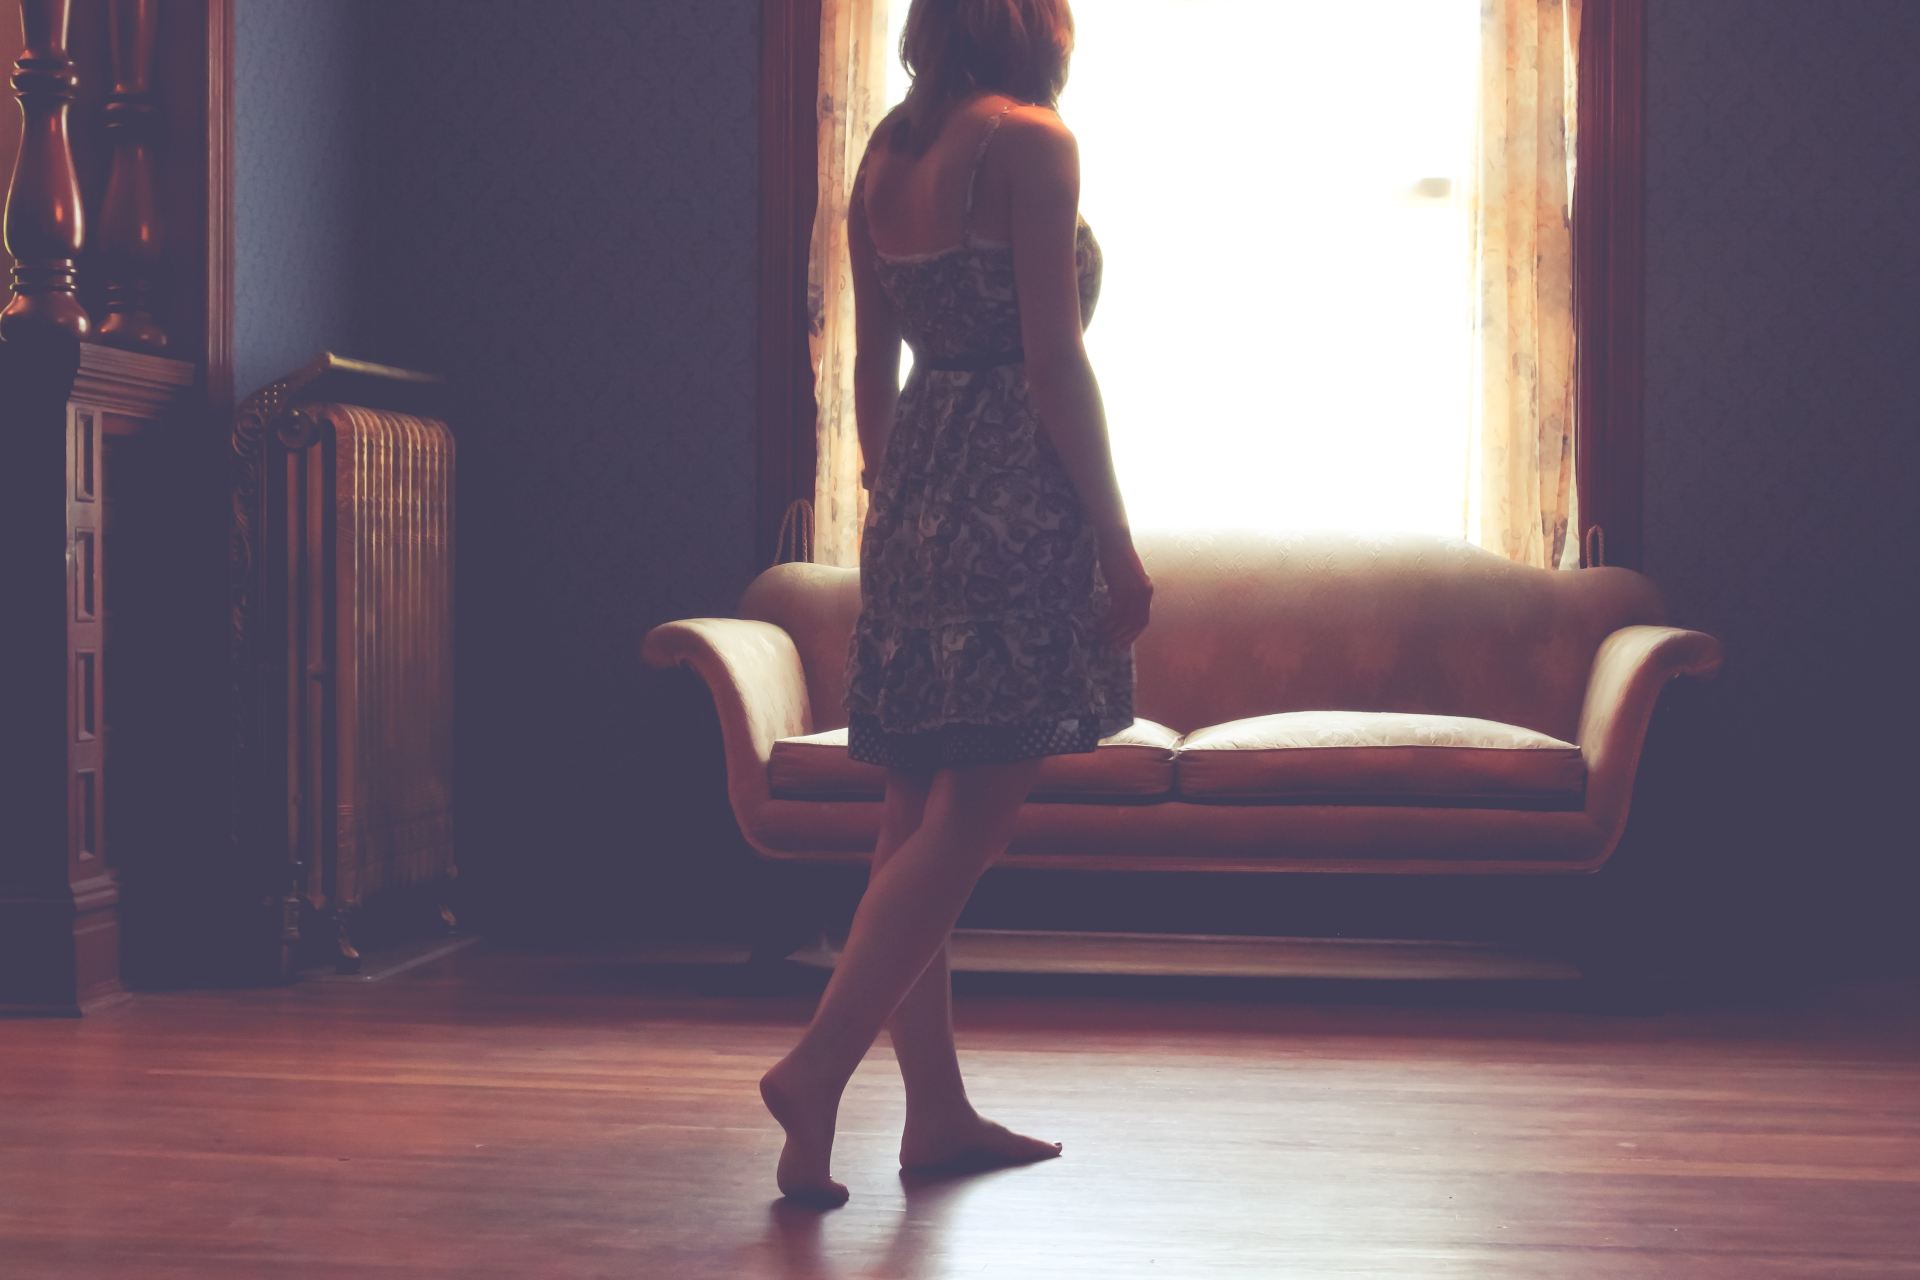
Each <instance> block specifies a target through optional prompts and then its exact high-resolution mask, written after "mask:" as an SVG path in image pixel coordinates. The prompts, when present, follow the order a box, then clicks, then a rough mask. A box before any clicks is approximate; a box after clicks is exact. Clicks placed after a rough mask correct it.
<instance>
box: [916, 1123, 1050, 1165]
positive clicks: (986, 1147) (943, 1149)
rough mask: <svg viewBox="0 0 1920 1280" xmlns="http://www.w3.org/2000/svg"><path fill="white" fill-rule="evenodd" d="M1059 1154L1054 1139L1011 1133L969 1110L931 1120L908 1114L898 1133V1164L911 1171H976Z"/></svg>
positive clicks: (1048, 1158) (1027, 1162)
mask: <svg viewBox="0 0 1920 1280" xmlns="http://www.w3.org/2000/svg"><path fill="white" fill-rule="evenodd" d="M1059 1154H1060V1144H1059V1143H1057V1142H1043V1141H1041V1140H1040V1139H1039V1138H1029V1137H1028V1136H1027V1135H1026V1134H1024V1133H1015V1132H1014V1131H1013V1130H1011V1129H1009V1128H1007V1127H1006V1126H1005V1125H1001V1124H995V1123H994V1122H993V1121H991V1120H988V1119H986V1118H985V1117H983V1116H981V1115H979V1114H977V1113H974V1112H972V1111H968V1112H966V1113H963V1114H961V1115H958V1116H953V1117H942V1118H940V1119H935V1120H915V1119H913V1118H909V1119H908V1121H907V1126H906V1130H905V1132H904V1133H902V1134H901V1136H900V1167H901V1168H902V1169H910V1170H913V1171H915V1172H926V1173H930V1172H936V1171H939V1172H948V1171H952V1172H959V1171H963V1170H964V1171H967V1172H978V1171H980V1170H984V1169H1000V1168H1005V1167H1007V1166H1009V1165H1016V1164H1032V1163H1033V1162H1034V1161H1036V1160H1051V1159H1053V1158H1054V1157H1055V1156H1057V1155H1059Z"/></svg>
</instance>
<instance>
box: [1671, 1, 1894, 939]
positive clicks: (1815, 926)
mask: <svg viewBox="0 0 1920 1280" xmlns="http://www.w3.org/2000/svg"><path fill="white" fill-rule="evenodd" d="M1648 9H1649V13H1648V58H1649V65H1648V75H1647V81H1648V84H1647V115H1648V121H1649V124H1648V129H1649V136H1648V143H1647V201H1648V211H1647V217H1648V221H1647V255H1648V262H1647V309H1648V315H1647V351H1646V360H1647V363H1646V371H1647V425H1646V431H1647V439H1646V470H1647V476H1646V502H1647V506H1646V546H1647V565H1646V568H1647V571H1648V572H1649V573H1650V574H1651V575H1652V576H1653V577H1654V579H1655V580H1656V581H1658V582H1659V583H1660V585H1661V586H1662V588H1663V589H1664V590H1665V591H1666V594H1667V596H1668V598H1669V600H1670V601H1671V603H1672V605H1673V608H1674V612H1675V614H1676V617H1677V618H1678V620H1680V621H1681V622H1683V623H1686V624H1689V625H1695V626H1699V627H1703V628H1705V629H1707V630H1710V631H1713V632H1715V633H1717V634H1719V635H1720V636H1722V637H1723V638H1724V639H1725V641H1726V643H1727V648H1728V661H1727V667H1726V670H1725V672H1724V673H1723V677H1722V681H1721V687H1720V688H1719V689H1717V690H1716V691H1715V693H1714V695H1713V698H1712V700H1711V702H1710V703H1706V704H1703V706H1702V710H1703V711H1705V712H1707V713H1708V719H1707V721H1706V723H1708V724H1710V725H1713V726H1715V728H1714V730H1713V732H1714V736H1713V737H1712V738H1711V739H1709V742H1710V744H1711V752H1710V754H1711V756H1712V757H1713V759H1712V760H1710V761H1703V762H1702V763H1703V765H1705V766H1707V767H1713V766H1716V765H1717V766H1719V768H1720V770H1721V774H1720V776H1721V779H1722V782H1723V784H1724V785H1723V787H1722V790H1721V798H1722V799H1724V800H1725V801H1726V802H1727V803H1728V805H1729V806H1730V812H1729V813H1728V823H1727V826H1726V828H1725V830H1726V833H1727V842H1728V845H1729V846H1730V852H1729V853H1728V855H1727V856H1728V858H1729V860H1730V861H1733V862H1737V863H1738V864H1739V865H1740V866H1742V867H1743V868H1744V869H1745V871H1750V872H1758V873H1760V874H1761V875H1762V877H1763V878H1764V879H1765V880H1766V882H1767V883H1768V885H1769V888H1770V890H1771V891H1772V892H1771V894H1770V900H1768V901H1765V902H1760V903H1757V904H1755V905H1756V907H1757V909H1758V910H1760V912H1761V913H1762V914H1763V916H1766V917H1769V922H1768V923H1769V924H1771V923H1775V921H1773V920H1772V919H1771V917H1773V916H1775V915H1778V916H1783V917H1784V916H1791V917H1792V923H1793V924H1794V925H1796V926H1803V928H1799V929H1797V931H1796V932H1795V933H1793V934H1791V935H1788V936H1787V937H1784V938H1780V939H1778V941H1779V942H1780V943H1781V944H1782V945H1784V946H1785V947H1786V948H1787V949H1788V950H1789V951H1793V950H1797V949H1798V948H1800V947H1806V946H1815V945H1819V942H1820V941H1823V940H1832V941H1839V940H1841V939H1848V940H1858V939H1860V938H1862V937H1874V938H1882V939H1884V938H1886V937H1889V936H1891V935H1893V934H1895V933H1898V934H1900V935H1905V934H1906V933H1907V932H1909V931H1908V930H1907V928H1906V927H1905V926H1904V924H1902V925H1899V926H1898V927H1897V928H1896V926H1895V918H1894V915H1893V912H1894V911H1895V910H1899V911H1905V910H1906V908H1907V903H1908V901H1910V900H1906V899H1903V898H1901V897H1900V896H1899V895H1895V894H1893V893H1890V892H1888V890H1890V889H1892V888H1893V887H1894V886H1895V884H1896V883H1897V882H1898V881H1899V880H1900V879H1901V878H1902V877H1909V878H1910V877H1911V876H1912V875H1913V872H1912V870H1911V869H1910V867H1911V863H1912V849H1913V844H1914V840H1915V837H1914V829H1913V824H1912V807H1911V802H1910V796H1911V794H1912V783H1911V780H1910V777H1909V776H1908V775H1909V773H1910V769H1909V766H1910V765H1911V763H1912V762H1913V760H1914V758H1915V753H1914V750H1913V748H1912V746H1911V736H1912V728H1913V725H1914V724H1915V723H1916V720H1917V718H1920V699H1917V698H1916V696H1915V693H1916V671H1915V666H1914V659H1913V651H1914V644H1913V634H1914V633H1913V628H1912V622H1911V620H1912V617H1913V613H1914V608H1913V597H1914V558H1915V553H1916V550H1920V538H1916V532H1917V530H1916V525H1917V524H1920V515H1917V514H1916V512H1920V504H1916V502H1915V500H1914V497H1913V493H1912V488H1913V484H1914V482H1915V478H1916V476H1920V469H1917V468H1916V465H1915V464H1916V461H1920V389H1916V383H1915V380H1914V371H1915V365H1916V361H1917V360H1920V320H1917V319H1916V309H1915V305H1914V298H1915V297H1916V295H1917V293H1920V236H1916V235H1915V233H1914V227H1915V217H1916V212H1915V211H1916V210H1920V130H1916V129H1915V127H1914V123H1915V121H1920V77H1917V76H1915V75H1914V72H1913V68H1914V67H1915V66H1916V65H1920V4H1916V3H1913V0H1844V2H1840V3H1835V2H1833V0H1765V2H1762V0H1685V2H1684V3H1678V2H1675V0H1666V2H1664V3H1653V4H1650V5H1649V6H1648ZM1744 874H1745V872H1743V873H1742V875H1743V878H1744ZM1909 882H1910V881H1909ZM1733 889H1734V893H1735V894H1736V896H1737V895H1739V894H1740V893H1741V888H1740V887H1739V886H1737V885H1736V886H1733ZM1728 905H1729V909H1730V910H1738V909H1739V907H1738V906H1737V904H1736V903H1735V902H1733V901H1731V900H1730V901H1729V903H1728ZM1779 923H1785V921H1784V920H1782V921H1779ZM1809 939H1812V941H1809Z"/></svg>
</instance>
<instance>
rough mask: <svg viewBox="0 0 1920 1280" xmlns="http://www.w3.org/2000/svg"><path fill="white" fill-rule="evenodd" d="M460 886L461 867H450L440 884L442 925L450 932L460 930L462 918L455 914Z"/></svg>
mask: <svg viewBox="0 0 1920 1280" xmlns="http://www.w3.org/2000/svg"><path fill="white" fill-rule="evenodd" d="M459 888H460V869H459V868H458V867H448V868H447V877H446V879H445V880H443V881H442V882H441V884H440V927H441V928H442V929H444V930H446V932H448V933H458V932H460V918H459V917H458V916H457V915H456V914H454V909H453V906H454V895H455V894H456V893H457V892H458V891H459Z"/></svg>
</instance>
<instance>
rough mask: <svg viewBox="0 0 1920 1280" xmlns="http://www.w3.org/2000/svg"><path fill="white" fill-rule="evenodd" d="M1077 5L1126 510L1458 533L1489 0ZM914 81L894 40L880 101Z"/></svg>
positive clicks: (1082, 115) (1107, 353)
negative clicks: (1483, 38)
mask: <svg viewBox="0 0 1920 1280" xmlns="http://www.w3.org/2000/svg"><path fill="white" fill-rule="evenodd" d="M906 7H907V6H906V4H905V3H904V2H899V3H895V4H894V5H893V6H892V10H891V12H890V14H889V20H890V29H889V32H888V43H887V47H888V48H889V49H893V48H897V47H898V45H899V27H900V23H901V22H902V21H903V19H904V17H905V11H906ZM1074 17H1075V23H1076V28H1077V37H1076V46H1077V48H1076V55H1075V58H1074V61H1073V66H1072V68H1071V75H1070V77H1069V80H1068V85H1067V90H1066V93H1065V94H1064V95H1063V97H1062V99H1061V103H1060V112H1061V116H1062V118H1064V119H1065V120H1066V121H1067V123H1068V125H1069V126H1070V127H1072V128H1073V130H1074V132H1075V135H1076V136H1077V138H1078V139H1079V143H1080V153H1081V170H1082V191H1081V209H1082V212H1083V213H1084V214H1085V215H1086V218H1087V221H1088V222H1089V223H1090V224H1091V225H1092V227H1093V229H1094V232H1095V234H1096V235H1097V236H1098V237H1099V239H1100V243H1101V247H1102V249H1103V250H1104V252H1105V258H1106V262H1105V275H1104V281H1103V286H1102V291H1101V297H1100V301H1099V305H1098V307H1097V308H1096V310H1095V313H1094V318H1093V322H1092V324H1091V325H1090V327H1089V328H1088V330H1087V350H1088V354H1089V356H1090V357H1091V359H1092V362H1093V367H1094V371H1095V373H1096V374H1097V375H1098V377H1099V379H1100V387H1101V392H1102V394H1103V397H1104V399H1105V403H1106V411H1107V423H1108V432H1109V436H1110V438H1111V440H1112V442H1113V453H1114V465H1115V468H1116V470H1117V472H1118V473H1119V478H1120V484H1121V490H1122V492H1123V494H1124V495H1125V497H1126V501H1127V509H1128V514H1129V516H1130V518H1131V519H1132V522H1133V525H1134V527H1135V529H1136V530H1140V529H1146V528H1153V527H1171V528H1201V527H1205V528H1258V529H1285V528H1294V527H1313V528H1338V529H1353V530H1360V531H1375V530H1389V529H1403V528H1405V529H1419V530H1423V531H1430V532H1436V533H1445V534H1452V535H1455V536H1459V535H1462V534H1464V533H1465V531H1466V525H1465V521H1466V516H1467V512H1466V497H1467V486H1468V483H1469V480H1470V474H1471V473H1470V467H1469V450H1470V446H1471V430H1470V429H1471V412H1470V409H1471V406H1470V391H1471V389H1470V386H1469V381H1470V380H1469V373H1470V370H1471V367H1472V363H1471V362H1472V347H1471V342H1470V336H1471V334H1470V313H1471V309H1472V297H1471V292H1470V291H1471V288H1472V273H1471V271H1470V270H1469V267H1470V261H1471V259H1470V253H1469V247H1470V244H1471V229H1472V228H1471V225H1470V221H1469V211H1468V203H1467V193H1468V190H1469V187H1470V178H1471V173H1470V171H1471V168H1472V165H1473V130H1474V106H1475V89H1476V76H1475V58H1476V56H1477V53H1478V41H1479V17H1480V4H1479V0H1372V2H1371V3H1368V4H1365V5H1348V4H1272V3H1270V2H1267V0H1134V2H1133V3H1129V4H1124V5H1114V4H1099V3H1083V4H1080V5H1078V6H1076V8H1075V11H1074ZM1363 67H1364V75H1362V74H1361V72H1362V68H1363ZM907 83H908V82H907V76H906V72H905V70H904V69H903V68H902V67H901V66H900V65H899V62H898V60H897V59H895V60H894V61H893V62H892V63H891V75H890V79H889V82H888V84H887V88H886V100H887V101H888V102H889V103H892V102H898V101H899V100H900V98H901V96H902V95H903V94H904V93H905V92H906V90H907Z"/></svg>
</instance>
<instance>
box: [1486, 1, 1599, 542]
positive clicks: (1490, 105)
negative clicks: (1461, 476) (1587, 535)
mask: <svg viewBox="0 0 1920 1280" xmlns="http://www.w3.org/2000/svg"><path fill="white" fill-rule="evenodd" d="M1579 48H1580V0H1482V3H1481V13H1480V100H1479V118H1478V126H1477V128H1476V129H1475V139H1476V144H1477V145H1476V148H1475V176H1476V180H1477V189H1476V192H1475V202H1474V225H1473V264H1474V314H1473V325H1474V340H1475V345H1476V360H1475V365H1474V373H1475V377H1474V411H1473V414H1472V418H1471V421H1472V423H1473V427H1474V444H1475V449H1474V454H1473V457H1474V460H1475V461H1476V462H1477V464H1478V465H1476V466H1474V467H1472V468H1470V470H1469V476H1470V479H1471V483H1470V486H1469V490H1468V536H1469V537H1470V538H1472V539H1473V540H1474V541H1476V542H1478V543H1479V544H1480V545H1482V546H1485V547H1490V548H1492V549H1493V550H1495V551H1499V552H1501V553H1503V554H1504V555H1506V556H1507V557H1508V558H1510V559H1513V560H1517V561H1520V562H1522V563H1525V564H1532V565H1542V566H1546V567H1550V568H1569V567H1572V566H1573V565H1574V564H1576V563H1577V562H1578V558H1579V546H1578V541H1577V539H1572V538H1570V537H1569V536H1568V531H1569V530H1570V529H1574V528H1578V523H1577V518H1576V513H1575V511H1574V494H1575V492H1576V489H1575V486H1574V483H1573V463H1574V447H1573V432H1574V379H1573V371H1574V323H1573V315H1574V312H1573V237H1572V218H1573V182H1574V172H1573V167H1574V166H1573V158H1574V155H1575V154H1576V147H1575V137H1574V124H1575V120H1576V118H1577V112H1576V111H1575V109H1574V106H1575V103H1576V101H1577V94H1576V88H1577V86H1576V84H1575V70H1576V68H1577V67H1578V66H1579V56H1578V50H1579Z"/></svg>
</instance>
